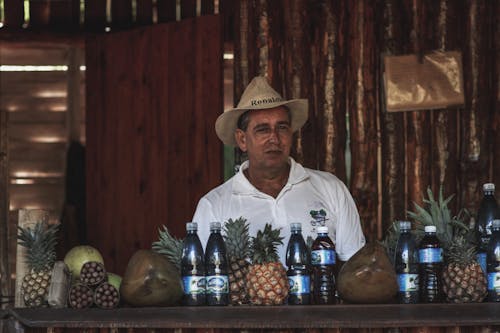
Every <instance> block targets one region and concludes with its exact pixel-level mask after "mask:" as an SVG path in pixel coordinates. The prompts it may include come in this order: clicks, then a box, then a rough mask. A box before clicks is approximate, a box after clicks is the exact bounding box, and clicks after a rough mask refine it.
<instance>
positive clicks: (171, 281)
mask: <svg viewBox="0 0 500 333" xmlns="http://www.w3.org/2000/svg"><path fill="white" fill-rule="evenodd" d="M182 294H183V289H182V284H181V277H180V274H179V272H178V270H177V269H176V267H175V266H174V265H173V264H172V263H170V261H168V260H167V259H166V258H165V257H164V256H162V255H160V254H158V253H156V252H153V251H150V250H139V251H137V252H136V253H135V254H134V255H133V256H132V258H130V261H129V262H128V265H127V269H126V270H125V274H124V275H123V279H122V283H121V286H120V295H121V297H122V300H123V301H125V302H126V303H128V304H130V305H132V306H168V305H174V304H176V303H178V302H179V301H180V299H181V297H182Z"/></svg>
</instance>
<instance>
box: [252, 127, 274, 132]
mask: <svg viewBox="0 0 500 333" xmlns="http://www.w3.org/2000/svg"><path fill="white" fill-rule="evenodd" d="M255 131H256V132H257V133H268V132H269V131H270V129H269V128H267V127H259V128H257V129H255Z"/></svg>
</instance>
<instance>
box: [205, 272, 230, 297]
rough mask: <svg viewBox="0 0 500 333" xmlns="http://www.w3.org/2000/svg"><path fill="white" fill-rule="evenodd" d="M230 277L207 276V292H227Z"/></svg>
mask: <svg viewBox="0 0 500 333" xmlns="http://www.w3.org/2000/svg"><path fill="white" fill-rule="evenodd" d="M228 292H229V279H228V276H227V275H210V276H207V294H227V293H228Z"/></svg>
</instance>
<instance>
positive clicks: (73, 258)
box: [64, 245, 104, 279]
mask: <svg viewBox="0 0 500 333" xmlns="http://www.w3.org/2000/svg"><path fill="white" fill-rule="evenodd" d="M89 261H95V262H99V263H101V264H103V265H104V259H103V258H102V255H101V253H100V252H99V251H98V250H97V249H95V248H93V247H92V246H88V245H78V246H75V247H74V248H72V249H71V250H69V252H68V253H66V256H65V257H64V263H65V264H66V265H67V266H68V268H69V270H70V272H71V274H72V275H73V278H77V279H78V278H80V271H81V269H82V267H83V265H84V264H85V263H86V262H89Z"/></svg>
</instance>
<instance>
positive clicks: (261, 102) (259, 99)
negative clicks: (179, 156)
mask: <svg viewBox="0 0 500 333" xmlns="http://www.w3.org/2000/svg"><path fill="white" fill-rule="evenodd" d="M282 105H283V106H286V107H288V109H289V110H290V114H291V118H292V124H291V126H292V130H293V131H294V132H295V131H296V130H298V129H299V128H301V127H302V125H304V123H305V122H306V120H307V109H308V103H307V99H292V100H288V101H286V100H283V98H282V97H281V95H280V94H278V93H277V92H276V90H274V89H273V88H272V87H271V86H270V85H269V83H268V82H267V79H266V78H265V77H263V76H257V77H255V78H254V79H253V80H252V81H251V82H250V83H249V84H248V86H247V87H246V89H245V91H244V92H243V95H241V99H240V102H239V103H238V106H236V108H231V109H228V110H225V111H224V113H223V114H221V115H220V116H219V117H218V118H217V121H216V122H215V132H216V133H217V136H218V137H219V139H221V140H222V142H224V144H225V145H228V146H237V143H236V141H235V140H234V133H235V131H236V128H237V126H238V125H237V124H238V119H239V118H240V116H241V115H242V114H243V113H245V111H248V110H263V109H271V108H275V107H278V106H282Z"/></svg>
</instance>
